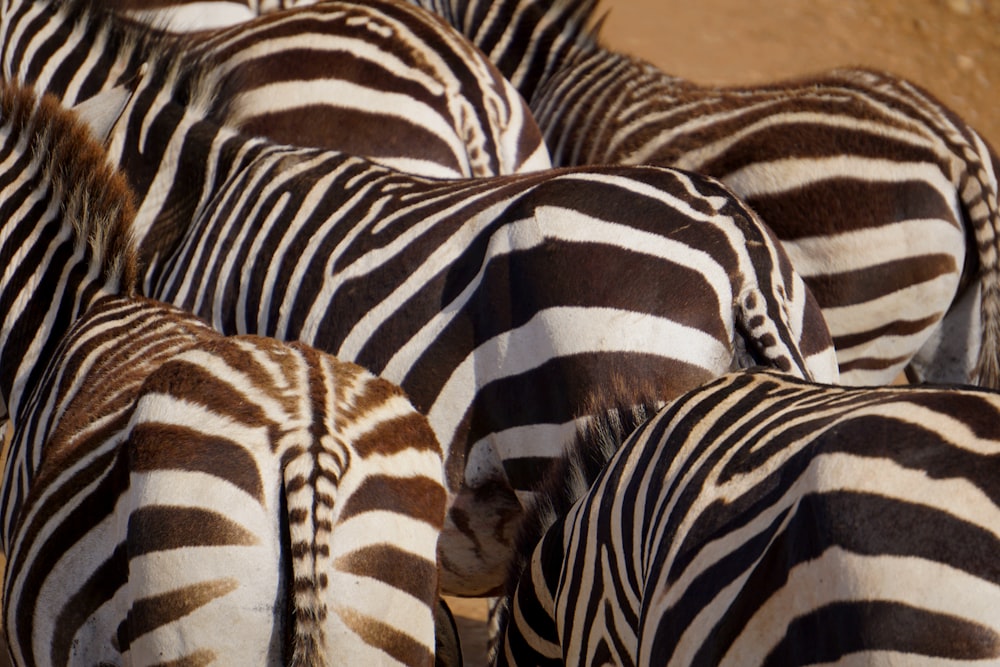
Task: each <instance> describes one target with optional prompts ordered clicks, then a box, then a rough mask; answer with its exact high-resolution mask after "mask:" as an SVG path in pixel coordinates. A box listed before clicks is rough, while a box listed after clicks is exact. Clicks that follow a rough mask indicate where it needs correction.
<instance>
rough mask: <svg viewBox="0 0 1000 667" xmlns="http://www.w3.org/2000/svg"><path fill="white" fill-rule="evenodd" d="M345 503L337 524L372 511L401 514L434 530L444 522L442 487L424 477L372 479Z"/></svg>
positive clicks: (444, 502)
mask: <svg viewBox="0 0 1000 667" xmlns="http://www.w3.org/2000/svg"><path fill="white" fill-rule="evenodd" d="M346 501H347V502H345V503H343V505H342V509H341V510H340V516H339V521H340V522H344V521H347V520H348V519H350V518H352V517H354V516H357V515H359V514H364V513H365V512H371V511H376V510H386V511H389V512H396V513H399V514H405V515H407V516H410V517H412V518H414V519H417V520H418V521H423V522H424V523H427V524H429V525H430V526H433V527H435V528H440V527H441V525H442V523H443V522H444V508H445V504H446V496H445V490H444V487H443V486H442V485H441V484H440V483H438V482H436V481H433V480H430V479H428V478H426V477H389V476H387V475H372V476H370V477H368V478H367V479H365V481H364V482H362V484H361V485H360V486H359V487H358V488H357V490H355V491H354V493H352V494H351V495H350V496H349V497H348V498H347V499H346Z"/></svg>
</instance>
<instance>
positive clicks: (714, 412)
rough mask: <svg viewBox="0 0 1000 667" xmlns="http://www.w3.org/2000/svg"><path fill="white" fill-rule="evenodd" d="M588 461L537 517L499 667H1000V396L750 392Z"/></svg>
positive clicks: (683, 407)
mask: <svg viewBox="0 0 1000 667" xmlns="http://www.w3.org/2000/svg"><path fill="white" fill-rule="evenodd" d="M636 425H639V426H638V428H636ZM629 434H631V435H629ZM570 452H571V453H570V454H569V455H568V456H567V457H565V458H564V459H563V460H562V462H561V466H560V467H559V468H557V469H556V470H557V472H556V474H554V475H553V476H552V477H551V479H550V480H549V482H548V485H547V486H545V487H544V488H543V490H541V491H540V492H539V493H538V494H537V496H536V498H537V499H538V502H537V503H536V504H535V505H534V506H533V507H532V508H530V509H529V510H527V512H526V514H525V519H524V522H523V524H522V528H521V530H520V534H519V538H518V541H519V548H518V557H517V559H516V560H515V562H514V565H513V567H512V569H511V576H510V578H509V580H508V585H507V592H506V596H505V597H504V598H502V599H501V601H500V605H499V613H498V617H499V620H498V622H499V627H500V635H499V636H500V641H499V643H498V644H497V646H496V647H495V648H494V655H493V658H494V659H495V664H498V665H508V664H519V665H557V664H559V665H561V664H571V665H582V664H587V665H593V664H614V665H690V664H705V665H707V664H711V665H761V664H780V665H802V664H852V665H862V664H864V665H869V664H879V665H912V664H926V663H928V662H933V663H935V664H937V662H941V663H947V664H959V663H965V662H969V663H973V662H975V663H976V664H983V661H988V662H989V663H990V664H992V663H994V662H996V661H998V660H1000V561H998V560H997V557H996V555H997V553H998V550H1000V476H998V475H997V474H996V473H997V461H1000V395H998V394H997V393H995V392H992V391H987V390H982V389H975V388H968V387H965V388H955V387H945V386H937V387H932V386H924V387H884V388H883V387H879V388H856V387H845V386H834V385H823V384H817V383H811V382H808V381H804V380H799V379H796V378H793V377H790V376H788V375H786V374H781V373H777V372H774V371H769V370H754V371H743V372H737V373H732V374H728V375H725V376H723V377H721V378H719V379H717V380H715V381H713V382H710V383H707V384H706V385H705V386H703V387H701V388H698V389H696V390H694V391H691V392H689V393H687V394H685V395H683V396H681V397H680V398H678V399H676V400H675V401H673V402H671V403H670V404H668V405H667V406H666V407H664V408H662V409H661V410H660V411H658V412H654V411H653V410H652V409H651V408H648V409H641V408H640V409H634V408H632V407H631V406H629V407H628V408H626V409H623V410H622V411H620V412H619V413H618V414H617V415H615V419H605V420H601V421H599V422H597V423H596V424H594V425H592V426H591V427H590V428H587V429H585V430H584V431H583V432H582V433H581V435H580V442H579V443H578V446H577V447H574V448H572V449H571V450H570Z"/></svg>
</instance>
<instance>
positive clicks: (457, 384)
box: [86, 51, 836, 595]
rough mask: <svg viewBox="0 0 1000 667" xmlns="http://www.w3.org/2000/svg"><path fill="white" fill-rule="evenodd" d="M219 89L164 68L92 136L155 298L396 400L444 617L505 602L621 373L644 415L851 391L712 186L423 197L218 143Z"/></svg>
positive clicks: (771, 249) (665, 182)
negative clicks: (409, 439)
mask: <svg viewBox="0 0 1000 667" xmlns="http://www.w3.org/2000/svg"><path fill="white" fill-rule="evenodd" d="M109 57H111V56H109ZM217 71H218V70H217V68H215V67H214V66H213V65H212V64H211V63H210V62H207V63H203V66H202V67H201V68H199V69H194V68H192V67H191V63H190V62H188V61H185V60H184V59H183V58H179V57H177V56H176V54H175V55H174V57H170V54H169V52H167V51H164V52H163V55H162V56H161V57H159V58H155V59H151V60H149V61H148V63H147V70H146V72H145V74H144V75H142V76H140V77H139V78H138V79H135V80H134V81H132V82H130V83H129V87H127V88H128V91H129V96H127V98H126V101H125V102H124V103H123V105H122V108H121V110H120V111H116V113H114V114H112V117H111V120H110V121H109V122H107V123H100V122H98V119H96V118H94V117H93V115H92V114H90V113H89V111H88V113H87V114H86V116H87V117H88V118H89V120H90V122H93V123H95V126H100V127H101V128H102V129H101V130H100V136H101V137H102V138H103V139H104V141H105V142H106V144H107V146H108V149H109V152H110V154H111V156H112V161H113V162H114V163H115V164H117V165H119V166H121V167H122V168H123V169H124V170H125V172H126V174H127V175H128V178H129V180H130V183H131V185H132V186H133V187H134V188H135V190H136V191H137V193H138V197H139V202H140V203H139V205H138V206H139V211H138V214H137V218H136V224H135V226H134V233H135V235H136V239H137V242H138V243H139V247H140V257H141V261H142V266H143V277H142V283H141V291H142V293H143V294H144V295H146V296H149V297H152V298H156V299H159V300H161V301H165V302H167V303H171V304H173V305H176V306H178V307H181V308H184V309H185V310H190V311H191V312H194V313H196V314H198V315H200V316H202V317H204V318H205V319H206V320H207V321H208V322H209V323H210V324H211V325H212V326H214V327H215V328H217V329H219V330H220V331H222V332H224V333H227V334H260V335H266V336H271V337H275V338H278V339H280V340H301V341H303V342H306V343H308V344H310V345H314V346H315V347H317V348H319V349H322V350H324V351H326V352H329V353H331V354H334V355H335V356H337V357H338V358H341V359H344V360H345V361H351V362H354V363H358V364H359V365H361V366H362V367H364V368H367V369H368V370H369V371H371V372H372V373H375V374H377V375H379V376H382V377H384V378H385V379H387V380H388V381H391V382H394V383H396V384H398V385H399V386H401V387H402V388H403V390H404V391H405V393H406V394H407V395H408V396H409V398H410V400H411V401H412V402H413V404H414V405H415V406H416V408H417V409H418V410H420V411H421V412H422V413H424V414H426V415H427V417H428V419H429V422H430V424H431V427H432V429H433V430H434V433H435V435H436V436H437V438H438V440H439V441H440V442H441V445H442V448H443V452H444V457H445V467H446V482H447V486H448V491H449V500H448V508H449V510H448V515H447V518H446V522H445V529H444V532H443V534H442V537H441V540H440V544H441V548H440V550H439V558H440V561H441V566H442V590H443V591H444V592H445V593H447V594H451V595H479V594H483V593H487V592H489V591H491V590H494V589H496V588H497V587H499V586H500V585H501V584H502V580H503V573H504V571H505V560H506V557H507V555H508V554H509V552H510V544H509V540H510V538H511V536H512V535H511V533H510V528H509V526H510V522H511V520H513V519H514V518H515V517H516V516H517V515H518V513H519V512H520V511H521V500H522V499H521V498H520V497H519V494H520V495H523V492H525V491H530V487H531V484H532V483H533V480H534V478H535V477H536V476H537V475H538V473H539V471H540V470H543V469H544V468H545V466H546V464H547V462H548V461H550V460H552V459H553V458H554V457H555V456H557V455H558V454H559V453H560V452H561V449H562V446H563V443H564V441H565V440H567V439H568V438H569V437H571V436H572V434H573V432H574V431H575V424H576V423H577V422H578V421H579V420H583V419H586V418H588V417H589V415H588V414H585V413H583V412H582V408H583V405H584V404H583V402H582V400H581V399H582V397H583V396H584V395H585V394H586V393H587V392H588V391H589V389H587V388H588V387H594V386H598V385H601V384H603V383H604V382H605V381H606V380H607V379H608V378H610V377H611V374H612V373H613V372H614V373H615V374H617V373H619V372H622V371H623V370H626V371H627V373H628V375H629V376H630V377H629V383H628V384H629V386H626V387H623V388H622V393H623V395H624V396H626V398H627V395H628V393H629V392H631V391H633V390H634V388H635V387H639V386H645V385H650V386H652V389H651V391H653V392H655V393H656V395H658V396H660V397H661V398H662V399H663V400H667V399H669V398H670V397H672V396H674V395H676V394H679V393H681V392H682V391H684V390H686V389H689V388H690V387H692V386H695V385H697V384H700V383H701V382H704V381H706V380H708V379H711V378H712V377H715V376H716V375H719V374H720V373H723V372H726V371H728V370H730V369H731V368H734V367H743V366H746V365H748V364H751V363H754V364H755V363H761V364H765V365H773V366H775V367H777V368H782V369H784V370H786V371H788V372H791V373H796V374H799V375H802V376H808V377H813V378H816V379H829V380H833V379H835V378H836V362H835V357H834V355H833V351H832V345H831V342H830V337H829V333H828V331H827V330H826V325H825V323H824V322H823V320H822V316H821V314H820V312H819V310H818V307H817V306H816V304H815V302H814V300H813V299H812V297H811V296H810V295H809V294H808V292H807V291H806V289H805V287H804V285H803V283H802V281H801V279H800V278H799V277H798V276H797V274H795V272H794V271H793V270H792V267H791V264H790V262H789V261H788V259H787V257H786V256H785V255H784V253H783V252H782V251H781V250H780V247H779V246H778V244H777V242H776V240H775V239H774V237H773V236H772V235H771V233H770V231H769V230H768V229H767V228H766V226H764V225H762V224H761V223H760V221H759V219H758V218H757V217H756V216H755V214H754V213H753V212H752V211H751V210H750V209H748V208H746V207H745V206H744V205H743V204H742V202H740V201H739V200H738V199H736V198H734V197H733V196H732V194H731V193H730V191H729V190H728V189H726V188H725V187H724V186H722V185H721V184H719V183H718V182H716V181H714V180H711V179H707V178H704V177H701V176H699V175H696V174H691V173H688V172H683V171H679V170H671V169H662V168H636V167H599V168H580V169H569V170H560V171H538V172H530V173H525V174H518V175H509V176H499V177H493V178H489V179H486V178H479V179H467V180H434V179H422V178H418V177H415V176H412V175H409V174H403V173H400V172H397V171H393V170H390V169H387V168H385V167H382V166H379V165H376V164H373V163H371V162H370V161H367V160H364V159H363V158H360V157H357V156H349V155H344V154H342V153H339V152H335V151H329V150H320V149H315V148H313V149H307V148H301V147H292V146H286V145H279V144H275V143H274V142H271V141H268V140H266V139H264V138H260V137H248V136H246V135H243V134H241V133H239V132H238V131H237V130H235V129H233V128H229V127H227V126H224V125H219V124H216V123H214V122H213V121H212V117H213V116H217V115H219V114H221V115H224V109H223V110H219V109H216V108H215V107H216V106H217V105H219V104H220V100H226V99H228V97H229V96H227V95H226V94H225V91H224V90H221V91H220V89H219V84H218V81H217V80H216V79H215V78H214V77H215V73H216V72H217ZM108 93H109V94H111V93H116V91H115V90H112V91H108ZM178 100H181V101H182V103H178ZM92 101H93V98H91V102H92ZM115 106H116V105H112V108H114V107H115ZM213 109H214V110H213ZM105 135H106V136H105ZM598 409H599V408H598Z"/></svg>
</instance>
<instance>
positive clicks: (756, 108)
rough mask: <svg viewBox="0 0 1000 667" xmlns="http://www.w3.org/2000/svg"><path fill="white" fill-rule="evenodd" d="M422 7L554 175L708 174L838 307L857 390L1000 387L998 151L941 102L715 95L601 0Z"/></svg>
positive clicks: (839, 341)
mask: <svg viewBox="0 0 1000 667" xmlns="http://www.w3.org/2000/svg"><path fill="white" fill-rule="evenodd" d="M414 1H416V2H420V3H421V4H424V5H427V6H430V7H431V8H434V9H437V10H438V11H440V12H441V13H442V15H443V16H446V17H447V18H448V20H449V21H451V22H452V24H453V25H455V26H456V27H457V28H459V29H460V30H462V31H463V32H464V33H465V34H466V35H468V36H470V38H471V39H472V40H473V41H474V42H475V43H476V44H477V45H478V46H479V47H480V48H482V49H483V50H484V51H485V52H486V53H487V54H489V55H490V57H491V59H493V60H494V62H496V63H497V64H498V66H499V68H500V70H501V72H502V73H503V74H505V75H506V76H508V77H511V78H512V80H513V81H515V84H516V85H517V87H518V89H519V90H520V91H521V93H522V94H523V95H524V96H525V98H526V99H527V100H528V101H529V105H530V106H531V109H532V112H533V113H534V114H535V118H536V120H538V122H539V125H540V126H541V127H542V130H543V133H544V134H545V138H546V143H547V145H548V147H549V150H550V152H551V153H552V159H553V162H554V164H556V165H559V166H570V165H581V164H660V165H665V166H673V167H680V168H684V169H692V170H695V171H698V172H700V173H704V174H707V175H709V176H713V177H715V178H719V179H721V180H722V181H724V182H725V183H727V185H729V186H730V187H731V188H732V189H733V191H734V192H735V193H736V194H737V195H738V196H740V197H742V198H744V199H746V200H747V202H748V203H749V204H750V205H751V206H752V207H753V208H754V209H755V210H756V211H757V212H758V213H759V214H760V215H761V217H762V218H763V219H764V221H765V222H767V223H768V225H770V226H771V227H772V228H773V229H774V230H775V232H776V234H777V235H778V237H779V238H780V239H781V240H782V243H783V244H784V245H785V247H786V248H787V249H788V251H789V253H790V255H791V256H792V259H793V262H794V263H795V266H796V268H797V269H798V270H799V271H801V272H802V274H803V276H804V278H805V279H806V282H807V284H808V285H809V288H810V289H811V290H812V291H813V292H814V294H815V295H816V297H817V299H818V300H819V302H820V304H821V305H822V307H823V311H824V316H825V317H826V319H827V321H828V322H829V323H830V327H831V333H832V334H833V336H834V339H835V345H836V347H837V352H838V360H839V362H840V371H841V378H842V381H844V382H846V383H849V384H860V385H864V384H883V383H887V382H890V381H892V380H894V379H895V378H896V377H897V376H898V375H899V373H900V372H901V371H902V370H904V369H905V370H906V371H907V373H908V374H909V375H910V376H911V379H914V380H924V381H936V382H963V383H968V382H976V383H979V384H981V385H982V386H987V387H994V388H1000V384H998V383H1000V374H998V372H997V370H996V369H997V365H998V363H1000V342H997V340H996V336H995V334H996V332H997V331H998V330H1000V329H998V326H1000V317H998V307H1000V300H998V298H997V296H996V292H997V285H1000V274H998V271H997V266H996V261H997V260H996V255H997V249H998V241H997V231H998V229H1000V215H998V212H997V198H998V189H1000V188H998V185H997V174H996V169H995V168H993V167H992V166H991V165H992V164H993V163H994V162H995V161H996V153H995V151H994V150H992V149H991V148H990V147H988V146H987V145H986V142H985V141H984V140H983V139H982V137H980V136H979V135H978V134H977V133H976V132H975V131H974V130H973V129H972V128H970V127H968V125H967V124H966V123H964V122H963V121H962V120H961V119H960V118H958V117H957V116H956V115H955V114H954V113H953V112H951V111H950V110H948V109H947V108H945V107H944V106H943V105H942V104H941V103H940V102H939V101H937V100H936V99H934V98H933V96H931V95H930V94H929V93H927V91H925V90H923V89H921V88H920V87H919V86H917V85H915V84H913V83H912V82H909V81H905V80H903V79H900V78H898V77H894V76H891V75H889V74H887V73H883V72H874V71H870V70H865V69H857V68H856V69H841V70H833V71H829V72H824V73H821V74H818V75H816V76H813V77H806V78H803V79H800V80H794V81H784V82H776V83H769V84H764V85H759V86H754V87H728V88H720V87H714V86H699V85H696V84H694V83H692V82H689V81H685V80H682V79H679V78H677V77H675V76H671V75H669V74H666V73H664V72H662V71H660V70H659V69H657V68H656V67H654V66H652V65H650V64H649V63H646V62H643V61H641V60H639V59H637V58H633V57H630V56H628V55H625V54H622V53H616V52H614V51H611V50H609V49H607V48H604V47H603V46H602V45H601V44H600V43H599V36H598V31H599V27H600V21H599V19H598V18H597V9H596V3H595V2H593V1H592V0H538V1H535V2H524V3H522V2H519V1H517V0H509V1H503V0H501V1H500V2H494V3H487V2H477V1H476V0H451V1H448V2H446V1H445V0H414ZM541 34H550V35H551V38H550V39H549V41H545V40H544V39H539V40H538V41H537V42H536V41H532V42H524V41H521V40H520V38H519V37H518V36H522V35H535V36H536V37H537V36H538V35H541ZM536 44H539V46H538V47H537V48H536V46H535V45H536ZM527 72H532V73H533V74H532V75H531V76H525V73H527ZM536 74H537V75H536ZM522 77H523V78H522Z"/></svg>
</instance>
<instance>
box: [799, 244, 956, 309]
mask: <svg viewBox="0 0 1000 667" xmlns="http://www.w3.org/2000/svg"><path fill="white" fill-rule="evenodd" d="M959 271H960V267H958V266H957V265H956V264H955V258H954V256H952V255H946V254H939V255H921V256H919V257H911V258H906V259H899V260H895V261H892V262H883V263H881V264H879V265H877V266H873V267H871V268H867V269H855V270H853V271H845V272H843V273H829V274H820V275H816V276H812V277H810V278H808V279H806V284H807V285H808V286H809V290H810V291H811V292H812V293H813V295H814V296H815V297H816V300H817V301H819V303H820V306H821V307H822V308H824V309H825V308H840V307H844V306H853V305H855V304H859V303H865V302H867V301H872V300H874V299H878V298H880V297H884V296H885V295H887V294H892V293H893V292H898V291H900V290H903V289H907V288H909V287H913V286H914V285H919V284H921V283H927V282H930V281H932V280H934V279H936V278H939V277H941V276H944V275H948V274H950V273H953V274H955V279H956V280H958V273H959Z"/></svg>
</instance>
